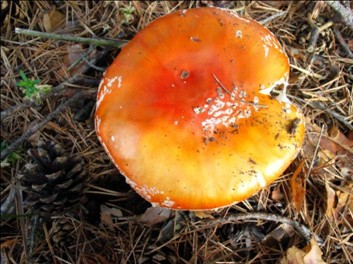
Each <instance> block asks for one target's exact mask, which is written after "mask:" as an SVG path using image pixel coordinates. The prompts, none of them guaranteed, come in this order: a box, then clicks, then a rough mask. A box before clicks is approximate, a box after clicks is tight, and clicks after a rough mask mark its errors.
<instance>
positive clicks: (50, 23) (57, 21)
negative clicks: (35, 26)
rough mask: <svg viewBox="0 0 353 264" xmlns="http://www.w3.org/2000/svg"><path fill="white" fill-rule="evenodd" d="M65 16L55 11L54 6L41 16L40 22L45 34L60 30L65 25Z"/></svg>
mask: <svg viewBox="0 0 353 264" xmlns="http://www.w3.org/2000/svg"><path fill="white" fill-rule="evenodd" d="M65 19H66V16H65V15H64V14H63V13H61V12H60V11H57V10H56V7H55V6H51V9H50V10H49V11H48V12H46V13H45V14H44V15H43V18H42V22H43V27H44V29H45V31H46V32H52V31H55V30H58V29H60V28H62V27H63V26H64V25H65Z"/></svg>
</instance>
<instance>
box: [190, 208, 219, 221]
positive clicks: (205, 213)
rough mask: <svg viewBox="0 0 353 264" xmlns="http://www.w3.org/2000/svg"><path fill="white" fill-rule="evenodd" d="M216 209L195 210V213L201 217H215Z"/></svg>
mask: <svg viewBox="0 0 353 264" xmlns="http://www.w3.org/2000/svg"><path fill="white" fill-rule="evenodd" d="M214 212H215V211H214V210H210V211H193V213H194V215H195V216H196V217H198V218H200V219H213V218H214V216H213V215H212V213H214Z"/></svg>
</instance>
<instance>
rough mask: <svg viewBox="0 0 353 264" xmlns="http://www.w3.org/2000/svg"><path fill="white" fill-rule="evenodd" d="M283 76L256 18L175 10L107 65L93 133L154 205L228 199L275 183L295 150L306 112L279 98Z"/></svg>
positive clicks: (214, 203)
mask: <svg viewBox="0 0 353 264" xmlns="http://www.w3.org/2000/svg"><path fill="white" fill-rule="evenodd" d="M288 75H289V63H288V58H287V56H286V54H285V53H284V52H283V50H282V48H281V46H280V43H279V42H278V40H277V39H276V37H275V36H274V35H273V34H272V33H271V32H270V31H268V30H267V29H266V28H264V27H263V26H261V25H260V24H258V23H257V22H255V21H253V20H250V19H246V18H242V17H239V16H238V15H237V14H236V13H235V12H233V11H230V10H224V9H216V8H196V9H190V10H184V11H179V12H175V13H172V14H169V15H166V16H164V17H161V18H159V19H156V20H155V21H153V22H152V23H150V24H149V25H148V26H147V27H146V28H144V29H143V30H142V31H140V32H139V33H137V34H136V36H135V37H134V38H133V39H132V40H131V41H130V42H129V43H128V44H127V45H126V46H125V47H124V48H123V49H122V50H121V52H120V53H119V55H118V56H117V58H116V59H115V61H114V62H113V63H112V65H111V66H110V67H109V68H108V69H107V71H106V73H105V75H104V77H103V79H102V81H101V84H100V86H99V91H98V98H97V111H96V115H95V123H96V130H97V134H98V138H99V140H100V142H101V143H102V144H103V146H104V148H105V150H106V151H107V153H108V154H109V155H110V158H111V159H112V161H113V162H114V163H115V165H116V166H117V167H118V168H119V170H120V171H121V173H122V174H123V175H124V176H125V177H126V179H127V182H128V183H129V184H130V185H131V186H132V188H133V189H135V190H136V191H137V192H138V193H139V194H140V195H141V196H142V197H144V198H145V199H146V200H148V201H150V202H151V203H152V204H154V205H159V206H162V207H168V208H174V209H189V210H198V209H199V210H202V209H213V208H219V207H223V206H227V205H231V204H234V203H236V202H239V201H242V200H244V199H247V198H248V197H250V196H252V195H253V194H255V193H256V192H257V191H259V190H260V189H262V188H263V187H265V186H267V185H269V184H270V183H272V182H273V181H274V180H276V179H277V178H278V177H279V176H281V174H282V173H283V172H284V170H285V169H286V168H287V167H288V166H289V164H290V163H291V162H292V161H293V159H294V158H295V157H296V155H297V153H298V152H299V150H300V147H301V145H302V142H303V137H304V119H303V115H302V113H301V111H300V110H299V109H297V108H296V107H295V106H294V105H293V104H291V102H290V101H289V100H288V99H287V97H286V95H285V87H286V85H287V80H288ZM276 87H277V90H280V91H279V95H278V94H277V95H271V94H272V93H270V92H271V90H272V89H274V88H276ZM279 88H281V89H279Z"/></svg>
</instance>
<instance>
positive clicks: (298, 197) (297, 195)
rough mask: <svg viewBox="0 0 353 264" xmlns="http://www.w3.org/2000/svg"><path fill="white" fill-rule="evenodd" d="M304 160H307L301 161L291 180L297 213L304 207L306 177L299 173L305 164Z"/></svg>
mask: <svg viewBox="0 0 353 264" xmlns="http://www.w3.org/2000/svg"><path fill="white" fill-rule="evenodd" d="M304 162H305V160H301V161H300V163H299V165H298V167H297V168H296V170H295V171H294V173H293V176H292V178H291V181H290V185H291V188H292V202H293V206H294V208H295V211H296V212H297V214H299V213H300V209H301V207H302V204H303V201H304V197H305V184H304V181H305V179H304V176H301V175H299V174H300V172H301V170H302V168H303V166H304Z"/></svg>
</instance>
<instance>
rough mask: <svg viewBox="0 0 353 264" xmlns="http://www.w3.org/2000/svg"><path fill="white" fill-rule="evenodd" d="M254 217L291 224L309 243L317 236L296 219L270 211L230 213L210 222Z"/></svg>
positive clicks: (224, 222) (221, 222)
mask: <svg viewBox="0 0 353 264" xmlns="http://www.w3.org/2000/svg"><path fill="white" fill-rule="evenodd" d="M253 219H255V220H265V221H273V222H278V223H284V224H288V225H291V226H292V227H293V228H294V229H295V230H296V231H297V232H298V233H299V234H300V235H301V236H302V237H303V238H304V239H305V241H306V242H307V243H309V241H310V239H311V237H312V236H315V234H314V233H313V232H312V231H311V230H310V229H309V228H307V227H306V226H304V225H302V224H300V223H298V222H297V221H295V220H292V219H290V218H287V217H284V216H280V215H275V214H268V213H257V212H251V213H246V214H245V213H244V214H235V215H229V216H226V217H224V218H219V219H216V220H210V222H209V223H211V224H229V223H234V222H239V221H246V220H253ZM315 238H316V239H317V241H318V242H319V243H320V242H321V241H322V239H320V238H319V237H316V236H315Z"/></svg>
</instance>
